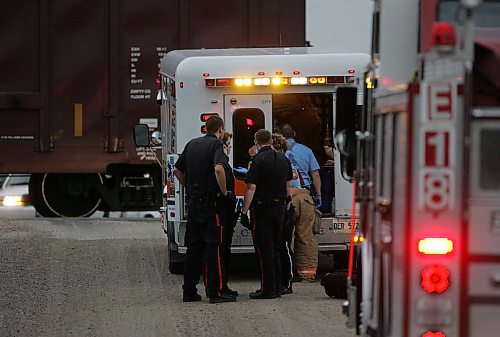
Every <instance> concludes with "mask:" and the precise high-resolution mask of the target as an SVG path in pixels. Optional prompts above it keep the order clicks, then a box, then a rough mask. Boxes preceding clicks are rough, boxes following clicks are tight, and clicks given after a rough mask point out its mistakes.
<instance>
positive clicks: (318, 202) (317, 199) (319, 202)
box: [313, 195, 323, 208]
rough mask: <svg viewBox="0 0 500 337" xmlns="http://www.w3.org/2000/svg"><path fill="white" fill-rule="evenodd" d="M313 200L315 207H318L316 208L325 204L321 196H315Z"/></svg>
mask: <svg viewBox="0 0 500 337" xmlns="http://www.w3.org/2000/svg"><path fill="white" fill-rule="evenodd" d="M313 199H314V205H315V206H316V208H319V207H321V205H322V204H323V201H322V200H321V195H314V196H313Z"/></svg>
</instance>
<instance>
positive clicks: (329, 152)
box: [324, 146, 333, 159]
mask: <svg viewBox="0 0 500 337" xmlns="http://www.w3.org/2000/svg"><path fill="white" fill-rule="evenodd" d="M324 149H325V153H326V155H327V156H328V157H330V158H332V159H333V147H331V146H324Z"/></svg>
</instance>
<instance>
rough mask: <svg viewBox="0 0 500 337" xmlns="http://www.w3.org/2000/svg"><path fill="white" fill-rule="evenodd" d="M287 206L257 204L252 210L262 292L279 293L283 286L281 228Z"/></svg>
mask: <svg viewBox="0 0 500 337" xmlns="http://www.w3.org/2000/svg"><path fill="white" fill-rule="evenodd" d="M284 213H285V206H284V205H283V204H281V203H274V204H269V205H261V206H259V205H256V206H255V207H254V208H253V210H252V225H253V240H254V246H255V252H256V253H257V257H258V258H259V262H260V272H261V288H260V290H261V292H262V293H263V294H279V291H280V288H281V260H280V259H281V229H282V226H283V216H284Z"/></svg>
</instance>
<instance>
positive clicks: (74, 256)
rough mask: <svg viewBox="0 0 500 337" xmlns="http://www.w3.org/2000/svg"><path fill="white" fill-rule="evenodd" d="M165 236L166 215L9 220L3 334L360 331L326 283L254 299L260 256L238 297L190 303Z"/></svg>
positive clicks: (2, 280) (237, 283) (238, 264)
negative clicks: (168, 259)
mask: <svg viewBox="0 0 500 337" xmlns="http://www.w3.org/2000/svg"><path fill="white" fill-rule="evenodd" d="M164 240H165V239H164V234H163V232H162V231H161V226H160V223H159V222H158V220H136V221H133V220H126V221H125V220H103V219H99V220H95V219H79V220H71V219H31V220H7V219H0V336H2V337H7V336H54V337H56V336H57V337H62V336H85V337H93V336H99V337H101V336H116V337H143V336H148V337H149V336H151V337H157V336H167V337H176V336H196V337H203V336H214V337H215V336H217V337H222V336H238V337H247V336H248V337H250V336H290V337H292V336H300V337H303V336H307V337H313V336H322V337H323V336H332V337H354V332H353V330H351V329H347V328H346V327H345V317H344V316H343V315H342V313H341V309H340V307H341V302H342V301H341V300H333V299H330V298H328V297H327V296H326V295H325V294H324V291H323V288H322V287H321V286H320V284H319V282H318V281H317V282H314V283H295V284H294V293H293V294H291V295H286V296H283V297H282V298H281V299H277V300H250V299H249V298H248V293H249V292H250V291H253V290H255V289H256V288H258V286H259V275H258V270H257V269H256V264H254V258H255V257H254V256H247V257H239V258H236V259H235V260H236V261H235V265H234V269H235V271H234V273H233V276H232V282H231V284H230V286H231V287H232V288H233V289H235V290H238V291H239V292H240V296H239V299H238V301H237V302H235V303H224V304H208V301H207V300H206V299H204V300H203V301H202V302H198V303H183V302H182V300H181V285H182V276H179V275H171V274H169V272H168V268H167V267H166V265H165V262H164V257H165V241H164ZM198 288H199V292H200V293H203V289H202V287H201V286H199V287H198Z"/></svg>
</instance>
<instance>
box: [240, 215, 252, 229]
mask: <svg viewBox="0 0 500 337" xmlns="http://www.w3.org/2000/svg"><path fill="white" fill-rule="evenodd" d="M240 222H241V225H242V226H243V227H245V228H246V229H252V227H251V226H250V219H249V218H248V215H247V214H246V213H241V218H240Z"/></svg>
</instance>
